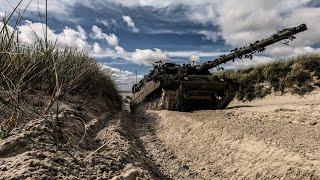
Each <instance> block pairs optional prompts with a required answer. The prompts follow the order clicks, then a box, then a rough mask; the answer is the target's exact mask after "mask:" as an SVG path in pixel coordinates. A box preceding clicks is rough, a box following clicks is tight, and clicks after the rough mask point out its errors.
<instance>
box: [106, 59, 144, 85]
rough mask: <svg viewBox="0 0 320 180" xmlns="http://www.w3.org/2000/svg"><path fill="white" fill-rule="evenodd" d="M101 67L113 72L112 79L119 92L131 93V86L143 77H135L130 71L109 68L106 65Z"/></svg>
mask: <svg viewBox="0 0 320 180" xmlns="http://www.w3.org/2000/svg"><path fill="white" fill-rule="evenodd" d="M103 67H104V68H106V69H109V70H111V71H112V72H113V76H112V78H113V79H114V80H115V82H116V84H117V86H118V88H119V89H120V90H125V91H131V87H132V85H133V84H135V83H136V81H137V82H139V81H140V79H142V78H143V75H137V76H136V75H135V74H134V73H133V72H131V71H126V70H120V69H118V68H113V67H110V66H108V65H106V64H103Z"/></svg>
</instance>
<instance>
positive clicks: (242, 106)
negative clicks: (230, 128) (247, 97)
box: [226, 105, 253, 109]
mask: <svg viewBox="0 0 320 180" xmlns="http://www.w3.org/2000/svg"><path fill="white" fill-rule="evenodd" d="M244 107H253V106H249V105H239V106H231V107H227V108H226V109H238V108H244Z"/></svg>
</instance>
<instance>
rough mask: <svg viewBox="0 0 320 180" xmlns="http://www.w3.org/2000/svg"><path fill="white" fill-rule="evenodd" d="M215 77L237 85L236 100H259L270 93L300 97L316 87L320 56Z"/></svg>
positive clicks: (299, 57) (235, 71)
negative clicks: (223, 78)
mask: <svg viewBox="0 0 320 180" xmlns="http://www.w3.org/2000/svg"><path fill="white" fill-rule="evenodd" d="M218 74H219V75H223V76H226V77H229V78H232V79H235V80H236V81H238V82H239V84H240V90H239V92H238V94H237V98H238V99H239V100H249V101H250V100H253V99H255V98H263V97H265V96H266V95H268V94H270V93H272V92H279V93H281V94H282V93H285V92H290V93H292V94H299V95H303V94H305V93H308V92H310V91H312V90H313V89H314V88H315V87H316V86H319V82H318V80H320V54H306V55H300V56H297V57H295V58H292V59H289V60H280V61H277V62H273V63H270V64H266V65H262V66H258V67H252V68H248V69H241V70H230V71H226V72H223V73H218Z"/></svg>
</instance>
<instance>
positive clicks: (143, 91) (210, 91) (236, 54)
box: [130, 24, 307, 111]
mask: <svg viewBox="0 0 320 180" xmlns="http://www.w3.org/2000/svg"><path fill="white" fill-rule="evenodd" d="M305 30H307V27H306V25H305V24H301V25H300V26H297V27H293V28H288V29H284V30H282V31H279V32H277V33H276V34H273V35H272V36H270V37H269V38H267V39H262V40H260V41H256V42H254V43H251V44H250V45H248V46H245V47H242V48H236V49H234V50H232V51H231V53H230V54H227V55H222V56H220V57H218V58H217V59H215V60H213V61H208V62H205V63H203V64H201V65H177V64H173V63H162V62H158V63H156V64H155V65H154V68H153V69H152V70H151V71H150V73H149V74H148V75H146V76H145V77H144V78H143V79H142V80H140V81H139V83H137V84H135V85H134V86H133V87H132V93H133V98H132V100H131V103H130V106H131V110H132V111H137V110H148V109H153V110H161V109H166V110H173V111H191V110H200V109H225V108H226V107H227V106H228V104H229V103H230V102H231V101H232V100H233V98H234V97H235V94H236V92H237V90H238V84H237V83H235V82H233V81H232V80H231V79H227V78H224V79H221V78H218V77H215V76H213V75H212V74H211V73H210V72H209V70H210V69H211V68H214V67H218V66H219V65H221V64H223V63H226V62H228V61H231V60H232V61H233V60H235V59H237V58H239V59H241V58H243V57H245V58H252V55H253V54H254V53H256V52H262V51H264V49H265V47H267V46H269V45H271V44H274V43H276V42H280V41H283V40H285V41H291V40H293V39H295V36H294V35H295V34H298V33H300V32H303V31H305Z"/></svg>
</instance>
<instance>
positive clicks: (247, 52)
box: [198, 24, 308, 72]
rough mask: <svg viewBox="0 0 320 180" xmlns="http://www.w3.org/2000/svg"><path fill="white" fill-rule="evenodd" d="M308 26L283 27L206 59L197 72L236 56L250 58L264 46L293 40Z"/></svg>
mask: <svg viewBox="0 0 320 180" xmlns="http://www.w3.org/2000/svg"><path fill="white" fill-rule="evenodd" d="M307 29H308V28H307V26H306V25H305V24H301V25H300V26H297V27H293V28H287V29H283V30H281V31H278V32H277V33H275V34H273V35H272V36H270V37H269V38H267V39H262V40H260V41H256V42H254V43H251V44H250V45H248V46H244V47H241V48H236V49H234V50H232V51H231V53H230V54H227V55H221V56H220V57H218V58H217V59H215V60H213V61H208V62H206V63H204V64H202V65H200V66H199V67H198V71H199V72H204V71H208V70H209V69H211V68H214V67H217V66H219V65H220V64H223V63H226V62H228V61H231V60H234V59H236V58H240V59H241V58H242V57H243V56H244V57H246V58H252V55H253V54H254V53H256V52H262V51H264V50H265V47H267V46H269V45H272V44H274V43H277V42H280V41H283V40H286V41H285V42H284V43H285V44H287V43H289V41H292V40H294V39H295V38H296V37H295V36H294V35H295V34H298V33H300V32H303V31H306V30H307Z"/></svg>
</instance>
